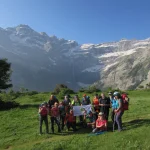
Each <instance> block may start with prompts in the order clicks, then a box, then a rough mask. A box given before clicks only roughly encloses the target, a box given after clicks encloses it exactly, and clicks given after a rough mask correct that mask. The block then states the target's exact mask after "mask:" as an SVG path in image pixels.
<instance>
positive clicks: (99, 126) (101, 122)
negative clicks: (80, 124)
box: [93, 112, 107, 133]
mask: <svg viewBox="0 0 150 150" xmlns="http://www.w3.org/2000/svg"><path fill="white" fill-rule="evenodd" d="M98 130H99V131H106V130H107V120H105V119H104V114H103V113H101V112H100V113H99V114H98V119H97V120H96V128H95V129H94V130H93V133H95V132H96V131H98Z"/></svg>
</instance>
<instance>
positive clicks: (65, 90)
mask: <svg viewBox="0 0 150 150" xmlns="http://www.w3.org/2000/svg"><path fill="white" fill-rule="evenodd" d="M69 94H74V91H73V90H71V89H68V88H62V89H61V90H60V92H59V94H58V95H57V96H58V98H59V99H63V98H64V96H65V95H69Z"/></svg>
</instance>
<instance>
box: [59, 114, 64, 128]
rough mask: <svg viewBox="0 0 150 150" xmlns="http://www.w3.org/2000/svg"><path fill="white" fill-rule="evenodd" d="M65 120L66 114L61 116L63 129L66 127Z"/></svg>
mask: <svg viewBox="0 0 150 150" xmlns="http://www.w3.org/2000/svg"><path fill="white" fill-rule="evenodd" d="M64 121H65V116H64V115H62V116H60V122H61V130H63V129H64V126H65V125H64Z"/></svg>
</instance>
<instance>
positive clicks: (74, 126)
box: [67, 122, 76, 131]
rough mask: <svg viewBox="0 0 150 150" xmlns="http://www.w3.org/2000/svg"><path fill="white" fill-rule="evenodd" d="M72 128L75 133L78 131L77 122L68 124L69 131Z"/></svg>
mask: <svg viewBox="0 0 150 150" xmlns="http://www.w3.org/2000/svg"><path fill="white" fill-rule="evenodd" d="M70 127H71V128H72V129H73V131H76V122H67V128H68V130H69V128H70Z"/></svg>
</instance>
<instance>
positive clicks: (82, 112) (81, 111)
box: [73, 105, 92, 116]
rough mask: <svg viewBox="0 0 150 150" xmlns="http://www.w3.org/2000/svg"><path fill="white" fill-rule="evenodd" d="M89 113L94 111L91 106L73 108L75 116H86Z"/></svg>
mask: <svg viewBox="0 0 150 150" xmlns="http://www.w3.org/2000/svg"><path fill="white" fill-rule="evenodd" d="M89 111H92V108H91V105H83V106H73V113H74V116H81V115H85V114H87V113H88V112H89Z"/></svg>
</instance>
